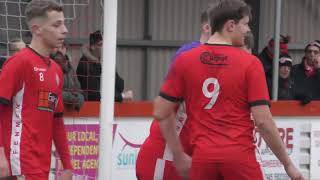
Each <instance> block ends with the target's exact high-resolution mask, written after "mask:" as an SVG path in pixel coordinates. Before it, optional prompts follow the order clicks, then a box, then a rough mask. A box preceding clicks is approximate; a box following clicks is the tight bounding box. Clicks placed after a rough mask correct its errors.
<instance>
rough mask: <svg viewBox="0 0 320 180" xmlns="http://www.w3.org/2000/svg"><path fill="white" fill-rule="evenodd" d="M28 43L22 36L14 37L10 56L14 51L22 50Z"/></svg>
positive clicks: (11, 42) (10, 46)
mask: <svg viewBox="0 0 320 180" xmlns="http://www.w3.org/2000/svg"><path fill="white" fill-rule="evenodd" d="M25 47H26V44H25V43H24V41H23V40H22V39H20V38H14V39H12V40H11V41H10V42H9V54H10V56H11V55H13V54H14V53H16V52H18V51H20V50H21V49H23V48H25Z"/></svg>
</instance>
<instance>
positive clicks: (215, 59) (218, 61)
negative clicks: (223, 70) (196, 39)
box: [200, 52, 228, 66]
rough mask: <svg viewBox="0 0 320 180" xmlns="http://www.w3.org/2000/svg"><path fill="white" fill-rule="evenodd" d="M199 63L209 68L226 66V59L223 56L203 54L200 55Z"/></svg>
mask: <svg viewBox="0 0 320 180" xmlns="http://www.w3.org/2000/svg"><path fill="white" fill-rule="evenodd" d="M200 61H201V62H202V63H203V64H207V65H211V66H226V65H227V64H228V63H227V61H228V57H227V56H226V55H224V54H212V53H210V52H203V53H202V54H201V55H200Z"/></svg>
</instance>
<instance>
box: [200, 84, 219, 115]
mask: <svg viewBox="0 0 320 180" xmlns="http://www.w3.org/2000/svg"><path fill="white" fill-rule="evenodd" d="M210 84H213V85H214V89H213V91H211V92H209V90H208V86H209V85H210ZM202 92H203V95H204V96H205V97H207V98H211V100H210V102H209V103H208V104H207V105H206V107H205V108H204V109H211V108H212V106H213V105H214V103H215V102H216V101H217V98H218V95H219V92H220V85H219V81H218V79H216V78H208V79H206V80H205V81H204V83H203V85H202Z"/></svg>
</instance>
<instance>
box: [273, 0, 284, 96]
mask: <svg viewBox="0 0 320 180" xmlns="http://www.w3.org/2000/svg"><path fill="white" fill-rule="evenodd" d="M275 1H276V18H275V30H274V53H273V72H272V100H274V101H276V100H278V81H279V54H280V53H279V50H280V49H279V47H280V46H279V42H280V25H281V2H282V1H281V0H275Z"/></svg>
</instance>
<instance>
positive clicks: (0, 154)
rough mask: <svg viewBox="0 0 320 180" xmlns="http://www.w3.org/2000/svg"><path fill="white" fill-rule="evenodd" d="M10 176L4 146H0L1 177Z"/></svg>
mask: <svg viewBox="0 0 320 180" xmlns="http://www.w3.org/2000/svg"><path fill="white" fill-rule="evenodd" d="M7 176H9V164H8V161H7V158H6V156H5V154H4V148H3V147H0V178H2V177H7Z"/></svg>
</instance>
